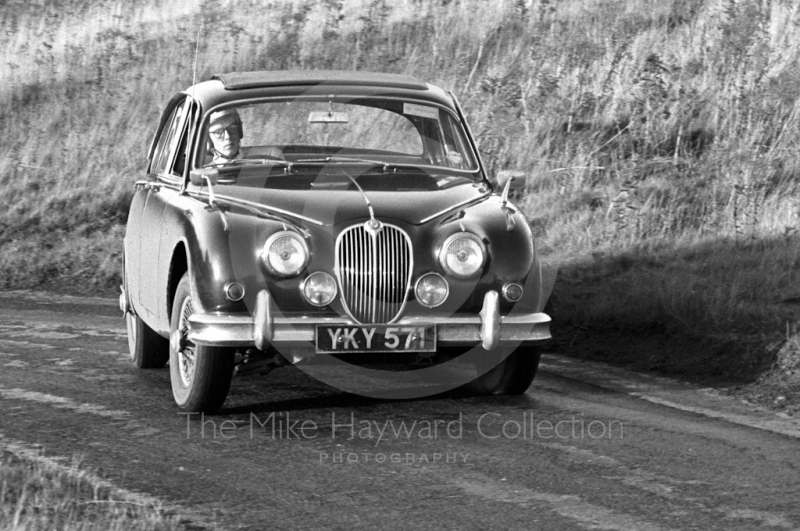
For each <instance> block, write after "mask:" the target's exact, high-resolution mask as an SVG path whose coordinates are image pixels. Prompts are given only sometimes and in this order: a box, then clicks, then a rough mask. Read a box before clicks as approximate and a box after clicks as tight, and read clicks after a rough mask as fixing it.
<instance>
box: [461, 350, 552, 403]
mask: <svg viewBox="0 0 800 531" xmlns="http://www.w3.org/2000/svg"><path fill="white" fill-rule="evenodd" d="M504 355H505V352H504V351H502V350H500V351H499V352H494V351H490V352H486V353H485V354H484V355H482V356H481V359H480V361H479V362H478V363H476V364H475V369H476V371H477V373H478V379H477V381H478V383H479V384H480V386H481V387H482V388H483V391H484V392H486V393H487V394H490V395H521V394H523V393H524V392H525V391H526V390H527V389H528V387H530V385H531V383H532V382H533V379H534V378H535V377H536V371H537V370H538V369H539V360H540V359H541V357H542V354H541V351H540V350H539V349H538V348H537V347H526V346H519V347H517V348H516V349H514V350H513V351H511V353H510V354H508V355H507V356H506V357H505V358H503V356H504Z"/></svg>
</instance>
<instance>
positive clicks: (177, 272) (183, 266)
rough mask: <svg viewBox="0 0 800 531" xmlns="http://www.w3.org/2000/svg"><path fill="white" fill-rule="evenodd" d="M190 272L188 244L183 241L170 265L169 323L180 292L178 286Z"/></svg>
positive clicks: (174, 251) (176, 248) (174, 250)
mask: <svg viewBox="0 0 800 531" xmlns="http://www.w3.org/2000/svg"><path fill="white" fill-rule="evenodd" d="M188 271H189V253H188V251H187V249H186V243H185V242H183V241H180V242H178V244H177V245H176V246H175V249H173V251H172V258H171V260H170V264H169V277H168V280H167V322H171V320H172V305H173V303H174V302H175V292H176V291H177V290H178V284H179V283H180V281H181V278H183V275H185V274H186V273H187V272H188Z"/></svg>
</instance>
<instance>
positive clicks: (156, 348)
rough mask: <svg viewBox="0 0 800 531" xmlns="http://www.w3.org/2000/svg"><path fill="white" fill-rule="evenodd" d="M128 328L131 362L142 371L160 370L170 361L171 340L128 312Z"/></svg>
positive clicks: (126, 317) (126, 322) (126, 316)
mask: <svg viewBox="0 0 800 531" xmlns="http://www.w3.org/2000/svg"><path fill="white" fill-rule="evenodd" d="M125 325H126V327H127V328H128V351H129V352H130V355H131V361H133V364H134V365H136V366H137V367H139V368H140V369H160V368H162V367H163V366H164V365H166V364H167V361H169V340H168V339H165V338H163V337H161V336H160V335H158V334H157V333H155V332H154V331H153V329H152V328H150V327H149V326H147V324H145V322H144V321H142V318H141V317H139V316H138V315H136V314H134V313H133V312H132V311H128V313H126V314H125Z"/></svg>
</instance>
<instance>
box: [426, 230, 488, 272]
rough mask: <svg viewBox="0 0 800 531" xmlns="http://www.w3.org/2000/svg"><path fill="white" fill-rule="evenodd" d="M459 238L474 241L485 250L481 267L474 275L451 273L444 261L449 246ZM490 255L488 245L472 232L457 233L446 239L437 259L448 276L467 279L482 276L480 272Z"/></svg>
mask: <svg viewBox="0 0 800 531" xmlns="http://www.w3.org/2000/svg"><path fill="white" fill-rule="evenodd" d="M459 238H467V239H468V240H472V241H474V242H476V243H477V244H478V245H480V246H481V249H483V260H481V265H480V266H479V267H478V269H476V270H475V272H474V273H470V274H469V275H459V274H457V273H455V272H454V271H451V270H450V268H449V267H447V263H446V262H445V260H444V256H445V255H446V254H447V246H448V245H450V244H451V243H452V242H453V241H454V240H458V239H459ZM488 254H489V252H488V250H487V249H486V245H485V244H484V243H483V242H482V241H481V239H480V238H478V237H477V236H476V235H475V234H472V233H471V232H456V233H455V234H451V235H450V236H448V237H447V239H445V241H444V243H443V244H442V247H441V248H440V249H439V253H438V256H437V257H436V258H437V259H438V260H439V265H440V266H442V269H444V271H445V272H446V273H447V274H448V275H453V276H454V277H456V278H460V279H465V278H472V277H474V276H476V275H478V274H480V272H481V271H482V270H483V266H485V265H486V259H487V258H488Z"/></svg>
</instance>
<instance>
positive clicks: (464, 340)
mask: <svg viewBox="0 0 800 531" xmlns="http://www.w3.org/2000/svg"><path fill="white" fill-rule="evenodd" d="M392 324H393V325H397V326H414V325H428V324H435V325H436V331H437V342H438V343H439V344H443V345H445V346H447V345H470V344H472V345H474V344H478V343H480V344H481V345H482V346H483V348H484V349H486V350H492V349H493V348H495V347H496V346H497V345H499V344H501V343H520V342H523V341H524V342H544V341H547V340H548V339H550V316H548V315H547V314H546V313H525V314H519V315H500V306H499V296H498V294H497V292H496V291H490V292H488V293H487V294H486V296H485V297H484V299H483V309H482V310H481V311H480V313H479V314H478V315H455V316H449V317H441V316H431V317H421V316H408V317H404V318H402V319H400V320H399V321H397V322H395V323H392ZM317 325H334V326H358V323H355V322H354V321H352V320H351V319H348V318H346V317H339V316H335V317H333V316H331V317H321V316H311V317H305V316H303V317H285V316H283V315H280V312H279V310H278V309H277V307H276V306H275V302H274V301H273V300H272V296H271V295H270V293H269V292H268V291H266V290H264V291H261V292H260V293H259V294H258V297H257V299H256V309H255V312H253V315H252V316H249V315H230V314H211V313H195V314H193V315H192V316H191V317H189V336H188V339H189V340H190V341H192V342H193V343H195V344H198V345H210V346H218V347H252V346H255V347H256V348H258V349H260V350H266V348H267V347H268V346H269V345H274V346H278V347H280V346H286V347H312V348H313V347H314V342H315V334H316V327H317Z"/></svg>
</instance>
